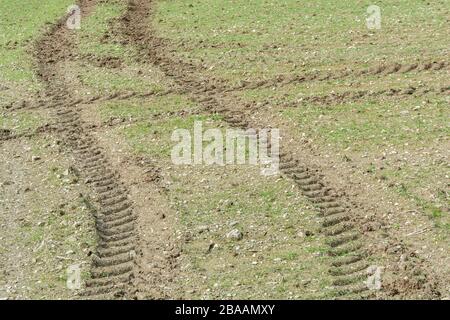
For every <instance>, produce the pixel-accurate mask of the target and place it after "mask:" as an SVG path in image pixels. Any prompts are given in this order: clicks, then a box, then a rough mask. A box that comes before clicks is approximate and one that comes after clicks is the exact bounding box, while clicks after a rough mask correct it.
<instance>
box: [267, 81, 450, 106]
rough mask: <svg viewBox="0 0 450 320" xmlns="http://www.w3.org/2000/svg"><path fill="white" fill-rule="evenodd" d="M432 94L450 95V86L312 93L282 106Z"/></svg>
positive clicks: (330, 103) (268, 101)
mask: <svg viewBox="0 0 450 320" xmlns="http://www.w3.org/2000/svg"><path fill="white" fill-rule="evenodd" d="M432 94H443V95H449V94H450V86H442V87H437V88H433V87H428V86H424V87H421V88H416V87H412V86H409V87H407V88H391V89H382V90H377V91H370V90H359V91H355V90H350V91H344V92H339V93H330V94H325V95H312V96H306V97H302V98H299V99H296V100H294V101H288V102H284V103H281V104H280V107H281V108H289V107H298V106H303V105H308V104H315V105H336V104H341V103H345V102H358V101H365V100H367V99H373V98H380V97H386V98H393V99H398V98H402V97H411V96H412V97H423V96H426V95H432ZM270 102H271V101H270V100H266V101H264V102H261V104H262V105H268V104H269V103H270Z"/></svg>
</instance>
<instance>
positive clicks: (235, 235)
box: [227, 229, 244, 240]
mask: <svg viewBox="0 0 450 320" xmlns="http://www.w3.org/2000/svg"><path fill="white" fill-rule="evenodd" d="M243 237H244V235H243V234H242V232H240V231H239V230H238V229H233V230H231V231H230V232H228V234H227V238H228V239H233V240H241V239H242V238H243Z"/></svg>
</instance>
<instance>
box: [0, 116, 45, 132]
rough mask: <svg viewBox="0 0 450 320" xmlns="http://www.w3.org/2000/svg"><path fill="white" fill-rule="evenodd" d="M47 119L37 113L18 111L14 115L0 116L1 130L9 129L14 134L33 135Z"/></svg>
mask: <svg viewBox="0 0 450 320" xmlns="http://www.w3.org/2000/svg"><path fill="white" fill-rule="evenodd" d="M44 120H45V118H44V117H43V116H41V115H39V114H38V113H36V112H31V111H17V112H15V113H14V114H3V115H1V116H0V128H1V129H8V130H11V131H12V132H13V134H22V133H32V132H33V131H34V130H36V129H37V128H38V127H39V126H41V125H43V124H44V123H45V121H44Z"/></svg>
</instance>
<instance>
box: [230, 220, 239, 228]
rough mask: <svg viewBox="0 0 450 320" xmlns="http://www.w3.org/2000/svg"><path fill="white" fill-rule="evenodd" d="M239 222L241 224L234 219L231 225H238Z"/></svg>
mask: <svg viewBox="0 0 450 320" xmlns="http://www.w3.org/2000/svg"><path fill="white" fill-rule="evenodd" d="M238 224H239V222H238V221H232V222H230V227H234V226H237V225H238Z"/></svg>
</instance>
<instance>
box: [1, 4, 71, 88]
mask: <svg viewBox="0 0 450 320" xmlns="http://www.w3.org/2000/svg"><path fill="white" fill-rule="evenodd" d="M71 4H73V1H72V0H54V1H40V0H27V1H6V0H5V1H1V2H0V81H2V82H7V83H8V82H10V83H16V84H21V85H26V86H28V87H29V88H30V89H33V90H35V89H37V88H38V82H37V78H36V76H35V74H34V73H33V62H32V61H33V60H32V59H31V58H30V53H29V52H30V50H31V48H32V42H33V41H34V40H36V38H37V37H38V36H39V34H41V32H42V31H43V30H44V29H45V28H46V26H47V25H46V24H47V23H49V22H54V21H56V20H57V19H58V18H59V17H61V16H62V15H63V14H65V12H66V10H67V8H68V6H69V5H71Z"/></svg>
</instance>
